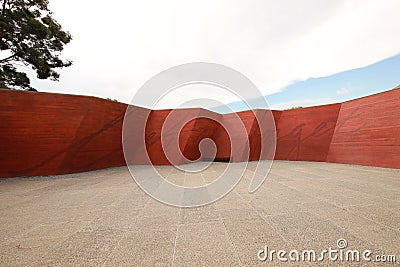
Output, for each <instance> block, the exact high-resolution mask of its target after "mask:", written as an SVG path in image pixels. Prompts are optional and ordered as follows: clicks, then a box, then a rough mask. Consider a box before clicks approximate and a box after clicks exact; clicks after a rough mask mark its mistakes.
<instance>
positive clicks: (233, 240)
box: [0, 161, 400, 266]
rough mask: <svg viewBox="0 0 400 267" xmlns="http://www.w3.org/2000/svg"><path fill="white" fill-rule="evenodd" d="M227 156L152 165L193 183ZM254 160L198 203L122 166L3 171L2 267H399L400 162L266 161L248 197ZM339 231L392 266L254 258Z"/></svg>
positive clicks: (206, 179)
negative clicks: (228, 187) (147, 188)
mask: <svg viewBox="0 0 400 267" xmlns="http://www.w3.org/2000/svg"><path fill="white" fill-rule="evenodd" d="M227 164H228V163H213V164H212V165H211V166H210V167H209V168H208V169H207V170H205V171H204V172H202V173H201V174H184V173H182V172H181V171H179V170H176V169H174V168H173V167H160V170H161V172H162V173H163V174H164V175H167V179H168V180H169V181H170V182H172V183H176V184H178V185H185V186H201V185H204V184H207V183H210V182H212V181H213V180H214V179H216V177H218V175H219V174H221V173H222V172H223V171H224V169H225V168H226V166H227ZM230 164H233V163H230ZM256 164H257V163H256V162H250V163H249V165H248V169H247V170H246V172H245V173H244V176H243V178H242V180H241V181H240V182H239V183H238V184H237V186H236V187H235V188H234V189H233V190H232V191H231V192H230V193H229V194H227V195H226V196H225V197H224V198H222V199H220V200H219V201H217V202H215V203H213V204H210V205H207V206H204V207H198V208H176V207H172V206H168V205H165V204H162V203H160V202H158V201H156V200H154V199H152V198H151V197H149V196H148V195H147V194H145V193H144V192H143V191H142V190H141V189H140V188H139V187H138V186H137V185H136V183H135V182H134V180H133V179H132V178H131V176H130V174H129V171H128V169H127V168H126V167H120V168H112V169H106V170H100V171H94V172H87V173H79V174H71V175H60V176H51V177H31V178H12V179H3V180H0V225H1V226H0V265H1V266H65V265H67V266H69V265H79V266H309V265H311V266H321V265H324V266H360V265H367V266H380V265H383V266H384V265H388V266H396V264H400V245H399V241H400V170H396V169H384V168H374V167H362V166H355V165H343V164H332V163H319V162H290V161H275V162H274V163H273V166H272V169H271V172H270V175H269V177H268V179H267V180H266V181H265V182H264V183H263V185H262V186H261V187H260V188H259V190H258V191H256V192H255V193H253V194H249V193H248V186H249V182H250V180H251V178H252V173H253V171H254V169H255V166H256ZM241 166H242V165H241ZM139 171H140V170H139ZM143 171H144V172H145V171H146V170H145V168H144V169H143ZM338 239H345V240H346V241H347V247H346V249H358V250H360V251H363V250H365V249H368V250H371V251H373V253H374V254H373V255H376V254H379V255H396V256H397V263H386V264H384V263H379V264H378V263H376V262H372V263H367V262H343V261H329V260H328V259H327V257H326V258H325V260H324V261H323V264H322V263H321V262H301V261H300V262H282V261H279V260H278V259H277V256H276V255H275V258H274V260H273V261H272V262H271V261H269V260H267V261H264V262H263V261H260V260H259V259H258V258H257V253H258V252H259V250H261V249H264V248H265V246H267V247H268V249H270V250H271V249H273V250H276V251H278V250H285V251H287V253H289V251H291V250H293V249H295V250H299V251H302V250H315V251H316V252H317V253H319V252H320V251H321V250H323V249H328V248H329V247H332V248H333V249H337V244H336V241H337V240H338ZM275 253H277V252H275Z"/></svg>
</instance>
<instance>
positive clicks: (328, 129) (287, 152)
mask: <svg viewBox="0 0 400 267" xmlns="http://www.w3.org/2000/svg"><path fill="white" fill-rule="evenodd" d="M340 106H341V104H333V105H325V106H317V107H310V108H299V109H294V110H285V111H283V112H282V114H281V116H280V118H279V123H278V124H277V125H278V126H277V146H276V153H275V159H281V160H303V161H326V157H327V156H328V151H329V146H330V143H331V140H332V136H333V132H334V130H335V126H336V121H337V118H338V114H339V110H340Z"/></svg>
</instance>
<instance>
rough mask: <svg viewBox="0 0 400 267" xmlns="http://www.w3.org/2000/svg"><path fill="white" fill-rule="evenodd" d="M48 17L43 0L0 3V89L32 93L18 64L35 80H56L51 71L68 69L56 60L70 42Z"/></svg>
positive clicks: (2, 0) (49, 16)
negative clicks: (24, 90) (28, 68)
mask: <svg viewBox="0 0 400 267" xmlns="http://www.w3.org/2000/svg"><path fill="white" fill-rule="evenodd" d="M71 39H72V37H71V35H70V34H69V33H68V32H66V31H64V30H63V29H62V27H61V25H60V24H58V22H57V21H56V20H55V19H54V18H53V17H52V14H51V12H50V11H49V9H48V1H45V0H1V1H0V50H1V51H2V53H1V54H6V55H8V56H5V57H0V87H7V88H8V87H11V86H12V87H17V88H22V89H32V88H31V86H30V81H29V78H28V77H27V75H26V74H25V73H23V72H20V71H19V70H18V68H17V66H18V63H19V65H21V64H20V63H23V64H24V65H25V66H30V67H31V68H32V69H33V70H35V71H36V74H37V77H38V78H39V79H51V80H58V78H59V74H58V73H57V72H56V71H55V70H54V69H56V68H63V67H69V66H71V64H72V62H71V61H69V60H62V59H60V53H61V51H62V50H63V49H64V45H66V44H67V43H69V42H70V41H71Z"/></svg>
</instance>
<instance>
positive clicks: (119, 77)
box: [30, 0, 400, 111]
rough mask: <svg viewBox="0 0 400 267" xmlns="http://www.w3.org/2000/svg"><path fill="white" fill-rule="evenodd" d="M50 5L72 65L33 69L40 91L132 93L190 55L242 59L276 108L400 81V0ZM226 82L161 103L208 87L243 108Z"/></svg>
mask: <svg viewBox="0 0 400 267" xmlns="http://www.w3.org/2000/svg"><path fill="white" fill-rule="evenodd" d="M50 9H51V10H52V11H53V12H54V17H55V18H56V19H57V21H58V22H59V23H60V24H61V25H62V26H63V28H64V29H65V30H68V31H69V32H70V33H71V34H72V36H73V40H72V41H71V43H70V44H68V45H67V46H66V47H65V50H64V51H63V53H62V56H63V57H64V58H66V59H70V60H72V61H73V65H72V66H71V67H69V68H65V69H61V70H60V74H61V77H60V81H59V82H53V81H43V80H38V79H35V78H34V75H33V74H32V73H31V74H30V77H31V79H32V85H33V86H34V87H35V88H37V89H38V90H39V91H41V92H57V93H68V94H80V95H91V96H98V97H102V98H112V99H116V100H118V101H120V102H124V103H130V101H131V99H132V97H133V95H134V94H135V92H136V91H137V90H138V89H139V88H140V87H141V86H142V85H143V84H144V83H145V82H146V81H147V80H149V79H150V78H151V77H152V76H154V75H156V74H157V73H159V72H161V71H163V70H165V69H167V68H170V67H173V66H176V65H179V64H184V63H189V62H214V63H219V64H223V65H226V66H229V67H232V68H234V69H236V70H237V71H239V72H241V73H243V74H244V75H246V76H247V77H248V78H249V79H250V80H252V81H253V83H254V84H255V85H256V86H257V87H258V88H259V90H260V91H261V93H262V95H264V96H266V99H267V101H268V102H269V104H270V106H271V107H272V108H276V109H284V108H288V107H291V106H299V105H300V106H308V105H319V104H326V103H332V102H338V101H344V100H348V99H350V98H356V97H360V96H364V95H367V94H372V93H376V92H379V91H382V90H387V89H390V88H392V87H394V86H396V85H398V84H399V83H400V80H399V79H398V78H397V77H400V76H399V71H398V70H399V69H400V59H399V56H398V55H399V53H400V34H398V33H399V32H400V23H398V10H400V1H397V0H384V1H376V0H362V1H352V0H347V1H343V0H337V1H318V0H316V1H285V0H284V1H264V0H258V1H256V0H249V1H234V0H220V1H209V0H204V1H187V0H182V1H177V0H169V1H154V0H149V1H122V0H114V1H112V2H110V1H107V2H106V1H98V0H97V1H94V0H85V1H78V0H70V1H65V0H50ZM221 90H222V89H218V88H215V87H214V86H204V85H203V86H200V85H199V86H186V87H181V88H179V90H177V91H174V92H173V93H171V94H170V95H168V96H167V97H165V98H164V99H163V100H162V101H160V102H159V103H158V105H157V106H156V107H154V108H157V109H161V108H176V107H180V106H185V101H189V100H193V99H196V98H201V97H205V96H206V97H207V98H210V99H214V100H215V101H218V102H219V103H220V104H228V103H233V104H230V107H232V108H233V109H234V110H235V111H238V110H241V109H243V107H242V105H240V104H238V103H237V101H238V98H237V97H236V96H234V95H232V94H229V93H227V92H226V91H223V90H222V91H221ZM192 102H193V101H192ZM133 104H136V105H140V103H133ZM206 108H209V107H206Z"/></svg>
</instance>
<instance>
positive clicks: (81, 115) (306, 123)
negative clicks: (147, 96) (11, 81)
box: [0, 90, 400, 177]
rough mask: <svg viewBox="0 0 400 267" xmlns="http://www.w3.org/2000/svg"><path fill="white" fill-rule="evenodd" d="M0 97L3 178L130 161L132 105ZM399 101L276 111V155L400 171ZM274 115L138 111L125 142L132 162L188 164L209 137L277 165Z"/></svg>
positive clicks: (226, 149) (236, 153)
mask: <svg viewBox="0 0 400 267" xmlns="http://www.w3.org/2000/svg"><path fill="white" fill-rule="evenodd" d="M0 100H1V104H0V151H1V153H0V177H16V176H33V175H52V174H63V173H73V172H81V171H88V170H95V169H102V168H107V167H113V166H123V165H125V158H124V153H123V148H122V127H123V122H124V115H125V111H126V109H127V107H128V105H126V104H122V103H117V102H112V101H108V100H104V99H99V98H95V97H87V96H74V95H63V94H52V93H35V92H25V91H12V90H0ZM399 103H400V90H392V91H389V92H385V93H381V94H377V95H373V96H369V97H365V98H361V99H357V100H353V101H349V102H345V103H343V104H334V105H326V106H319V107H311V108H302V109H297V110H286V111H283V112H282V111H272V116H273V118H272V119H273V120H274V121H275V123H276V124H277V144H276V154H275V158H276V159H283V160H305V161H329V162H338V163H351V164H361V165H373V166H381V167H391V168H400V138H399V136H400V116H399V115H400V105H399ZM268 114H271V113H270V112H267V111H265V110H254V111H244V112H239V113H233V114H225V115H221V114H216V113H213V112H210V111H207V110H204V109H184V110H173V112H172V111H171V110H157V111H150V110H147V109H144V108H140V107H134V106H129V109H128V112H127V115H126V117H125V122H124V127H125V126H126V127H125V128H124V130H125V131H126V132H127V133H129V134H128V138H125V139H124V143H125V147H126V148H127V150H128V151H131V154H130V156H129V157H128V158H127V161H128V163H129V164H149V163H152V164H156V165H168V164H171V163H174V164H182V163H186V162H187V160H186V158H187V159H189V160H200V157H201V156H200V151H199V144H200V142H201V140H203V139H204V138H210V139H212V140H213V141H214V142H215V145H216V148H217V151H216V157H217V158H232V159H233V161H246V160H257V159H259V158H260V157H261V158H263V159H269V156H265V155H269V153H267V154H265V153H263V154H262V155H264V156H262V155H261V149H260V147H261V140H263V142H264V143H263V144H262V147H263V148H265V149H266V150H268V151H269V152H270V151H271V149H274V148H275V146H274V142H273V141H274V138H272V137H273V136H274V134H275V129H272V128H273V127H271V125H270V124H269V126H268V127H261V126H262V124H261V125H260V124H259V122H265V121H267V118H268V116H270V115H268ZM270 117H271V116H270ZM166 122H171V123H166ZM138 125H141V126H142V128H141V127H137V126H138ZM242 125H243V126H244V128H243V131H241V130H240V129H241V128H242V127H241V126H242ZM162 127H163V128H162ZM224 128H225V129H224ZM143 129H145V131H143ZM261 132H262V134H263V136H266V137H267V138H266V139H265V138H261ZM228 133H229V134H230V137H231V139H229V136H228ZM161 139H163V140H164V141H165V144H164V145H165V146H164V147H162V146H161ZM138 140H142V141H143V142H142V143H143V145H142V146H141V145H138V143H139V142H138ZM231 142H232V144H233V145H234V148H235V149H234V150H233V151H231ZM246 145H249V148H250V151H249V153H248V154H246V153H245V149H244V147H245V146H246ZM146 150H147V153H148V155H149V158H147V156H146ZM263 152H264V151H263ZM165 153H167V154H168V155H169V158H167V157H166V155H165ZM182 155H183V156H182ZM204 157H207V155H203V158H204ZM171 161H172V162H171Z"/></svg>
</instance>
